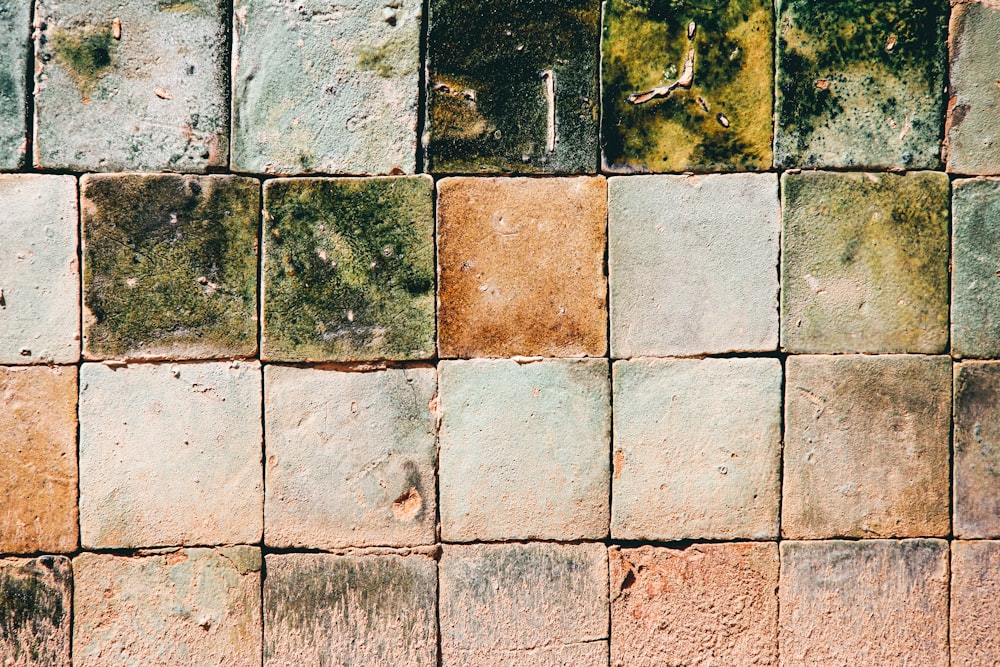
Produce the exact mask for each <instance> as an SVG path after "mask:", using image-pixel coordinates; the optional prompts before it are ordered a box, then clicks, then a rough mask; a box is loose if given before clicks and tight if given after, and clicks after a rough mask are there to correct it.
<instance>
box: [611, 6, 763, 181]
mask: <svg viewBox="0 0 1000 667" xmlns="http://www.w3.org/2000/svg"><path fill="white" fill-rule="evenodd" d="M773 40H774V17H773V11H772V8H771V2H770V0H722V1H721V2H720V1H718V0H715V1H713V2H710V3H695V2H685V1H684V0H609V2H608V3H607V4H606V6H605V14H604V39H603V42H602V48H603V60H602V86H603V88H602V91H601V95H602V103H603V108H604V114H603V123H602V128H601V142H602V146H603V148H604V167H605V169H607V170H609V171H616V172H631V171H651V172H665V171H713V170H725V171H734V170H735V171H746V170H765V169H769V168H770V166H771V128H772V123H771V109H772V91H773V88H774V86H773V84H772V82H773V77H774V72H773V55H772V54H773Z"/></svg>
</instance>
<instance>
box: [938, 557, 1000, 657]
mask: <svg viewBox="0 0 1000 667" xmlns="http://www.w3.org/2000/svg"><path fill="white" fill-rule="evenodd" d="M950 639H951V664H952V665H954V667H973V666H975V665H996V664H997V656H1000V542H994V541H985V540H984V541H976V542H952V545H951V634H950Z"/></svg>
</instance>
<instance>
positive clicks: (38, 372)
mask: <svg viewBox="0 0 1000 667" xmlns="http://www.w3.org/2000/svg"><path fill="white" fill-rule="evenodd" d="M76 375H77V371H76V367H74V366H70V367H65V366H51V367H47V366H32V367H22V368H17V367H14V368H12V367H0V405H3V409H2V410H0V498H2V499H3V500H2V501H0V502H2V505H3V509H2V510H0V553H37V552H55V553H61V552H69V551H74V550H75V549H76V547H77V542H78V537H79V530H78V528H77V509H76V485H77V472H76V391H77V384H76Z"/></svg>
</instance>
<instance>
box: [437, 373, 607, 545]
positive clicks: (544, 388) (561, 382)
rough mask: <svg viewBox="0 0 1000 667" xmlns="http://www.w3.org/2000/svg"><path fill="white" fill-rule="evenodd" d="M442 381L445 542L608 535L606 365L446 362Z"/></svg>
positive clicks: (441, 478) (443, 529)
mask: <svg viewBox="0 0 1000 667" xmlns="http://www.w3.org/2000/svg"><path fill="white" fill-rule="evenodd" d="M438 372H439V373H440V380H439V381H440V396H441V417H442V419H441V430H440V436H439V437H440V464H439V483H440V485H441V490H440V496H441V535H442V537H443V538H444V539H445V540H447V541H450V542H470V541H474V540H509V539H558V540H573V539H600V538H603V537H605V536H606V535H607V534H608V511H609V509H608V491H609V484H610V482H611V479H610V478H611V472H610V470H609V468H610V464H609V463H608V453H609V441H610V436H611V404H610V400H611V395H610V394H611V389H610V387H609V386H608V384H609V383H608V365H607V362H606V361H604V360H600V359H580V360H560V361H535V362H532V363H519V362H517V361H514V360H510V359H504V360H497V361H485V360H477V361H443V362H441V364H440V365H439V367H438Z"/></svg>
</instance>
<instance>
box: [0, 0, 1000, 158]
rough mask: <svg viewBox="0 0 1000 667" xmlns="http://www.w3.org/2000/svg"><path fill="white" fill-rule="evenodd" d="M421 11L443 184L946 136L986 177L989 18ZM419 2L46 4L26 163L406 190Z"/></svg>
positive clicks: (761, 9)
mask: <svg viewBox="0 0 1000 667" xmlns="http://www.w3.org/2000/svg"><path fill="white" fill-rule="evenodd" d="M31 4H32V3H31V0H17V1H16V2H13V3H6V4H5V6H4V8H3V11H2V12H0V35H2V36H0V63H2V65H0V66H2V70H0V74H2V75H3V77H2V80H3V81H5V84H6V85H5V88H4V90H3V92H2V93H0V95H2V97H0V101H2V102H3V104H2V105H0V168H8V169H10V168H17V167H18V166H19V165H20V164H22V161H23V160H24V158H25V153H26V151H27V148H28V145H29V143H28V142H27V141H26V130H27V127H26V125H27V124H26V123H25V117H26V113H25V111H24V109H25V108H26V104H25V97H26V95H27V88H28V86H27V72H28V69H29V52H30V48H31V47H30V41H31V40H30V39H29V37H30V33H31V30H30V26H29V22H30V15H31V11H32V10H31ZM427 4H428V9H429V21H428V25H429V27H428V33H427V38H426V50H427V62H426V79H427V85H426V92H425V95H426V123H425V125H426V127H425V128H424V130H425V137H424V138H423V139H422V141H423V143H424V144H425V146H426V163H427V166H428V167H429V170H430V171H433V172H436V173H480V172H533V173H540V172H541V173H579V172H584V173H588V172H589V173H592V172H594V171H596V170H597V168H598V156H599V155H601V156H602V157H601V163H602V165H603V168H604V169H605V170H608V171H613V172H629V171H652V172H682V171H689V170H693V171H714V170H723V171H733V170H750V171H762V170H767V169H769V168H771V166H772V164H773V165H776V166H779V167H788V166H824V167H845V166H863V167H904V168H910V169H934V168H937V167H938V166H940V165H941V163H942V143H943V140H944V139H945V137H946V138H947V140H946V141H944V143H945V144H946V150H945V151H944V152H946V153H947V156H946V161H947V165H948V169H949V171H952V172H955V173H964V174H997V173H1000V122H998V121H1000V115H998V112H997V109H998V108H1000V85H997V83H996V82H997V80H998V79H1000V75H998V72H997V69H996V65H995V58H994V47H995V45H996V41H997V39H998V38H1000V9H998V8H997V7H996V6H995V4H994V3H992V2H988V1H984V2H962V3H957V4H956V6H955V7H954V8H951V7H950V6H949V1H948V0H850V1H849V2H836V3H834V2H825V3H816V2H813V1H812V0H781V2H779V3H778V5H779V7H778V11H777V15H776V13H775V11H774V9H773V7H772V2H771V0H722V1H720V2H716V3H713V4H712V5H711V6H706V5H704V4H701V3H680V2H672V1H670V0H610V1H609V2H606V3H604V11H603V18H602V3H601V2H600V0H517V1H516V2H508V3H505V4H504V5H503V6H502V8H501V7H498V6H497V5H496V3H494V2H491V1H490V0H430V1H429V3H427ZM423 5H424V3H423V2H422V1H421V0H350V1H348V2H341V3H337V4H336V5H329V4H328V3H320V2H300V3H289V2H286V1H283V0H236V2H235V3H234V7H233V14H232V18H233V22H232V25H230V16H229V4H228V3H226V2H220V1H219V0H190V1H184V2H181V1H180V0H162V1H160V2H157V3H127V4H123V3H121V2H118V1H117V0H60V1H59V2H56V1H55V0H36V2H35V7H34V17H35V31H34V51H35V56H34V63H35V90H34V93H33V109H34V119H33V125H34V130H35V134H34V136H33V139H32V142H33V143H32V145H33V148H34V155H33V160H34V163H35V164H36V165H37V166H39V167H42V168H46V169H68V170H73V171H123V170H133V169H134V170H168V171H204V170H205V169H206V168H212V167H226V166H227V165H230V164H231V165H232V167H233V168H234V169H235V170H237V171H241V172H250V173H278V174H295V173H312V172H321V173H346V174H388V173H395V172H399V173H413V172H414V170H415V169H416V168H417V167H418V165H417V154H418V146H417V144H418V137H417V134H418V131H419V128H418V116H419V109H418V107H419V104H420V79H421V68H422V66H423V65H424V63H422V62H421V41H422V38H421V30H422V26H421V23H422V18H421V15H422V12H423ZM949 21H950V30H949ZM602 28H603V30H602ZM230 33H231V36H232V39H231V41H232V55H231V56H230V52H229V43H230ZM599 33H603V34H602V35H599ZM949 51H950V58H949ZM230 60H231V70H232V77H231V79H232V84H231V86H230V74H229V72H230ZM949 65H950V80H949ZM230 97H231V109H230ZM946 107H947V114H946ZM599 112H600V113H599ZM230 115H231V116H232V126H231V128H230ZM946 115H947V128H946V129H945V116H946ZM599 116H600V122H599ZM772 137H773V140H772ZM230 143H231V146H230ZM230 154H231V155H230Z"/></svg>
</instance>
